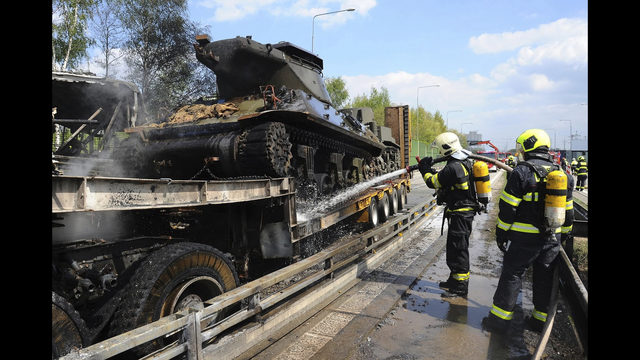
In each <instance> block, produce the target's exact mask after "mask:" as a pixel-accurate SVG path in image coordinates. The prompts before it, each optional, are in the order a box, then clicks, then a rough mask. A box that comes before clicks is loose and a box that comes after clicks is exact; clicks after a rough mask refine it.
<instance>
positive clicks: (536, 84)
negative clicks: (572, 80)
mask: <svg viewBox="0 0 640 360" xmlns="http://www.w3.org/2000/svg"><path fill="white" fill-rule="evenodd" d="M529 80H530V81H531V88H532V89H533V90H535V91H543V90H549V89H551V88H553V85H554V84H553V81H551V80H549V78H547V77H546V76H545V75H543V74H532V75H529Z"/></svg>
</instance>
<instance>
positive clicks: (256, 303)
mask: <svg viewBox="0 0 640 360" xmlns="http://www.w3.org/2000/svg"><path fill="white" fill-rule="evenodd" d="M247 308H248V310H253V309H256V308H257V309H258V313H257V314H256V315H255V320H256V322H262V313H261V312H262V308H261V307H260V293H259V292H257V293H255V294H253V296H251V297H249V304H248V306H247Z"/></svg>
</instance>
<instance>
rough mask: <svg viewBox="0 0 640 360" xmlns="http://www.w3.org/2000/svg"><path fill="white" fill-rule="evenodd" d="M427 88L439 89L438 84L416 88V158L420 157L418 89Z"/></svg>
mask: <svg viewBox="0 0 640 360" xmlns="http://www.w3.org/2000/svg"><path fill="white" fill-rule="evenodd" d="M428 87H440V85H439V84H434V85H425V86H418V89H417V90H416V140H418V156H420V136H419V135H420V119H419V117H418V115H420V108H419V106H420V102H419V100H418V99H419V98H420V89H424V88H428Z"/></svg>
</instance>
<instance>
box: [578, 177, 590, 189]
mask: <svg viewBox="0 0 640 360" xmlns="http://www.w3.org/2000/svg"><path fill="white" fill-rule="evenodd" d="M586 185H587V175H578V183H577V184H576V189H584V188H585V186H586Z"/></svg>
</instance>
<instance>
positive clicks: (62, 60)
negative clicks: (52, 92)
mask: <svg viewBox="0 0 640 360" xmlns="http://www.w3.org/2000/svg"><path fill="white" fill-rule="evenodd" d="M94 6H95V1H94V0H55V1H54V2H53V6H52V17H53V21H52V26H51V29H52V39H51V40H52V46H53V52H52V54H53V59H52V67H53V68H54V70H62V71H67V70H69V69H71V70H73V69H76V68H77V67H78V66H79V65H80V62H81V61H82V59H84V58H85V57H86V56H87V49H88V48H89V47H90V46H91V45H93V43H94V40H93V39H91V38H89V37H88V36H87V34H86V29H87V21H88V19H89V17H90V16H91V15H90V14H91V12H92V10H93V9H94Z"/></svg>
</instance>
